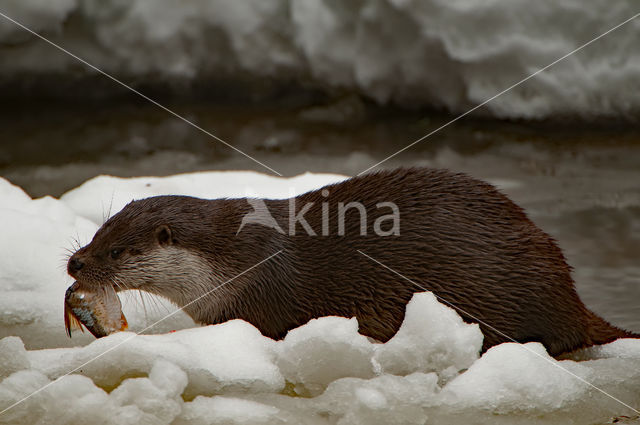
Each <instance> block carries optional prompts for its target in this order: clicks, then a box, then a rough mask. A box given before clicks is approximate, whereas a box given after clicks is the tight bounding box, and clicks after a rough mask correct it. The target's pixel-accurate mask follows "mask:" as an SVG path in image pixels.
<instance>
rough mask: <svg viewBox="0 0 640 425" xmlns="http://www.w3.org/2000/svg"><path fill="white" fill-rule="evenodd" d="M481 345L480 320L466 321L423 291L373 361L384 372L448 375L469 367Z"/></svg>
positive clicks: (413, 301) (378, 348) (379, 347)
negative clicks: (475, 321)
mask: <svg viewBox="0 0 640 425" xmlns="http://www.w3.org/2000/svg"><path fill="white" fill-rule="evenodd" d="M481 348H482V332H480V328H479V327H478V325H477V324H469V323H465V322H464V321H463V320H462V318H460V316H459V315H458V314H457V313H456V312H455V310H453V309H452V308H450V307H448V306H446V305H444V304H441V303H439V302H438V300H437V299H436V297H435V296H434V295H433V293H431V292H424V293H418V294H415V295H414V296H413V298H412V299H411V301H409V303H408V304H407V310H406V315H405V318H404V321H403V323H402V326H401V327H400V329H399V330H398V332H397V333H396V334H395V335H394V336H393V338H391V339H390V340H389V341H388V342H387V343H386V344H382V345H379V346H377V347H376V352H375V355H374V361H375V362H376V363H377V364H378V365H379V367H380V368H381V372H383V373H392V374H394V375H408V374H410V373H413V372H439V373H441V374H443V375H444V376H443V377H444V378H448V377H451V376H453V375H455V374H457V373H458V372H459V371H460V370H462V369H466V368H468V367H469V366H470V365H471V364H472V363H473V362H474V361H475V360H476V359H477V358H478V355H479V353H480V349H481Z"/></svg>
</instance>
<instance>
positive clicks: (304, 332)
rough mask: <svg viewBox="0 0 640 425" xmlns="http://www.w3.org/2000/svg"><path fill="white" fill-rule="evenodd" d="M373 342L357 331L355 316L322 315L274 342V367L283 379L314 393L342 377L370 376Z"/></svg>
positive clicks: (301, 389)
mask: <svg viewBox="0 0 640 425" xmlns="http://www.w3.org/2000/svg"><path fill="white" fill-rule="evenodd" d="M372 355H373V344H372V343H371V342H369V340H368V339H367V338H366V337H364V336H362V335H361V334H359V333H358V322H357V321H356V319H355V318H352V319H346V318H343V317H322V318H320V319H314V320H311V321H309V323H307V324H306V325H304V326H301V327H299V328H296V329H293V330H291V331H289V333H288V334H287V336H286V337H285V339H284V341H282V342H280V343H279V344H278V361H277V362H278V367H280V370H281V371H282V373H283V374H284V376H285V378H286V379H287V380H288V381H290V382H293V383H295V384H302V387H303V388H299V390H300V391H302V393H305V391H308V392H309V393H310V394H318V393H319V392H321V391H323V390H324V388H325V387H326V386H327V385H328V384H329V383H330V382H332V381H335V380H336V379H338V378H342V377H345V376H353V377H360V378H369V377H372V376H373V374H374V372H373V367H372V363H371V356H372Z"/></svg>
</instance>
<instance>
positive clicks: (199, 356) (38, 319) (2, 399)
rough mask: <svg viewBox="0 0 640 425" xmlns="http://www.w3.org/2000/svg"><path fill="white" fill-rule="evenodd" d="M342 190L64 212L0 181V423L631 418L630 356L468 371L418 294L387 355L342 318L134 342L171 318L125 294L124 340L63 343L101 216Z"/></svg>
mask: <svg viewBox="0 0 640 425" xmlns="http://www.w3.org/2000/svg"><path fill="white" fill-rule="evenodd" d="M342 179H344V176H337V175H329V174H304V175H301V176H297V177H294V178H291V179H285V178H274V177H270V176H266V175H261V174H258V173H253V172H207V173H194V174H187V175H179V176H171V177H166V178H155V177H153V178H152V177H140V178H132V179H119V178H113V177H107V176H102V177H98V178H95V179H92V180H90V181H88V182H86V183H85V184H83V185H82V186H80V187H79V188H76V189H74V190H72V191H70V192H68V193H67V194H65V195H64V196H62V197H61V199H54V198H51V197H45V198H42V199H35V200H34V199H31V198H30V197H29V196H28V195H27V194H25V193H24V192H23V191H22V190H21V189H20V188H18V187H16V186H14V185H11V184H10V183H9V182H7V181H6V180H3V179H0V232H1V234H3V235H5V238H4V239H3V242H2V243H0V262H1V266H2V267H1V268H0V291H1V292H2V296H0V411H3V410H4V409H7V408H9V407H10V408H9V409H8V410H6V411H4V412H3V413H0V423H9V424H18V423H47V424H86V423H101V424H138V423H146V424H208V423H229V424H267V423H269V424H273V423H275V424H277V423H305V424H424V423H425V422H428V423H430V424H454V425H455V424H466V423H476V424H494V423H498V424H513V423H517V424H528V423H536V424H571V423H574V424H582V423H594V424H595V423H605V422H607V421H609V420H611V419H612V418H614V417H617V416H621V415H629V416H633V415H634V412H633V411H632V410H630V409H629V408H628V407H625V405H624V404H622V403H621V402H623V403H626V404H628V405H630V406H632V407H634V408H636V409H638V407H639V406H640V340H633V339H627V340H618V341H615V342H612V343H610V344H608V345H605V346H601V347H593V348H589V349H585V350H582V351H581V352H579V353H576V354H575V355H573V356H571V357H568V358H567V359H564V360H558V359H554V358H552V357H550V356H549V355H548V354H547V352H546V351H545V349H544V347H543V346H542V345H540V344H539V343H528V344H524V345H521V344H515V343H507V344H502V345H499V346H496V347H493V348H491V349H490V350H488V351H487V352H486V353H484V354H483V355H482V356H480V353H479V352H480V348H481V346H482V334H481V333H480V330H479V328H478V326H477V325H476V324H468V323H465V322H464V321H462V319H461V318H460V316H459V315H458V314H457V312H456V311H455V310H454V309H452V308H450V307H448V306H446V305H444V304H441V303H439V302H438V300H437V298H436V297H435V296H434V295H433V294H431V293H429V292H425V293H419V294H415V295H414V297H413V299H412V300H411V301H410V303H409V304H408V305H407V309H406V315H405V319H404V322H403V324H402V327H401V328H400V330H399V331H398V333H397V334H396V335H395V336H394V337H393V338H392V339H391V340H389V341H388V342H386V343H384V344H382V343H380V342H376V341H372V340H370V339H369V338H366V337H364V336H362V335H360V334H359V333H358V332H357V331H358V323H357V320H356V319H355V318H351V319H349V318H339V317H323V318H318V319H314V320H311V321H310V322H309V323H307V324H305V325H303V326H301V327H299V328H297V329H294V330H292V331H290V332H289V333H288V334H287V336H286V337H285V338H284V339H283V340H281V341H274V340H271V339H269V338H266V337H264V336H262V335H261V334H260V332H259V331H258V330H257V329H256V328H254V327H253V326H252V325H250V324H248V323H246V322H244V321H241V320H233V321H229V322H226V323H223V324H219V325H215V326H196V325H195V324H194V323H193V322H191V321H190V320H188V319H187V318H186V316H181V317H178V318H175V317H171V318H169V319H167V320H166V322H162V323H160V324H159V325H158V329H154V332H156V333H157V334H144V335H137V334H136V333H135V332H136V331H140V330H142V329H144V327H146V326H147V325H148V324H151V323H153V322H154V321H156V320H159V319H160V318H162V317H163V316H165V315H166V314H167V312H168V311H173V309H175V307H173V306H171V304H169V303H167V302H165V301H162V300H160V299H154V301H153V302H151V298H148V299H147V301H149V302H148V303H147V307H148V309H147V310H148V311H147V314H148V316H147V317H145V315H144V314H143V312H142V310H143V309H142V305H140V304H136V303H134V302H133V301H135V298H133V299H132V298H129V297H127V296H125V295H126V294H122V296H123V298H124V300H123V301H124V309H125V314H126V315H127V317H128V319H129V324H130V326H131V330H132V331H133V332H119V333H115V334H112V335H110V336H108V337H105V338H101V339H97V340H96V339H94V338H93V337H92V336H90V335H88V334H85V335H81V334H79V333H75V334H74V335H73V338H72V339H68V338H67V337H66V335H65V332H64V329H63V324H62V323H63V315H62V300H63V296H64V291H65V289H66V287H67V286H68V285H69V284H70V283H71V279H70V278H69V277H68V276H66V274H65V268H64V259H65V257H64V256H65V249H67V248H68V249H73V248H74V244H75V242H74V241H73V240H74V238H75V239H77V240H78V243H80V244H84V243H87V242H88V241H89V240H90V239H91V237H92V235H93V233H94V232H95V230H96V229H97V228H98V226H99V224H100V223H101V222H102V220H103V217H104V216H105V215H107V213H109V210H110V213H111V214H114V213H116V212H117V211H118V210H119V209H120V208H122V206H123V205H125V204H126V203H127V202H129V200H131V199H133V198H138V197H143V196H150V195H155V194H161V193H183V194H191V195H199V196H203V197H220V196H243V195H244V194H245V193H253V194H256V195H262V196H269V197H284V196H289V194H290V193H300V192H303V191H306V190H309V189H311V188H315V187H319V186H322V185H324V184H327V183H333V182H337V181H340V180H342ZM160 303H163V304H160ZM152 307H154V308H152ZM165 308H166V309H165ZM176 316H178V315H177V314H176ZM168 330H176V331H175V332H167V331H168ZM74 345H75V346H74ZM23 399H24V400H23ZM616 399H618V400H619V401H617V400H616ZM15 403H17V404H15ZM14 404H15V405H14Z"/></svg>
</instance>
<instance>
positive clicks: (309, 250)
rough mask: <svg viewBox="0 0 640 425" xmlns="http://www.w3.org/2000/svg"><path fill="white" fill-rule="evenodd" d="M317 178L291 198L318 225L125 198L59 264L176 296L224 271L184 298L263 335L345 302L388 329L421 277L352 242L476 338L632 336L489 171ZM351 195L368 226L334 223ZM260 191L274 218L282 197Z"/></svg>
mask: <svg viewBox="0 0 640 425" xmlns="http://www.w3.org/2000/svg"><path fill="white" fill-rule="evenodd" d="M326 189H328V190H329V196H328V197H324V196H323V195H322V194H321V191H320V190H316V191H312V192H308V193H306V194H303V195H300V196H298V197H297V198H296V204H297V206H298V210H299V209H300V208H301V207H302V206H303V205H304V204H306V203H307V202H314V205H313V207H312V208H311V209H310V210H309V211H308V212H307V213H306V214H305V215H304V217H305V219H306V220H307V222H308V223H309V224H310V225H311V227H312V228H313V230H314V231H315V232H316V233H317V234H318V235H317V236H309V235H307V233H306V232H305V231H304V229H303V228H302V227H301V226H300V225H298V226H297V227H296V235H295V236H289V235H285V234H281V233H279V232H278V231H276V230H275V229H272V228H270V227H266V226H262V225H259V224H247V225H246V226H245V227H243V229H242V231H241V232H239V233H238V234H237V235H236V232H237V231H238V229H239V227H240V224H241V220H242V217H243V216H244V215H245V214H246V213H249V212H251V211H253V208H252V207H251V206H250V205H249V204H248V203H247V201H246V200H244V199H217V200H203V199H197V198H191V197H185V196H158V197H152V198H147V199H142V200H139V201H134V202H132V203H130V204H129V205H127V206H126V207H125V208H124V209H123V210H122V211H121V212H119V213H118V214H116V215H115V216H114V217H112V218H111V219H109V220H108V221H107V222H106V223H105V224H104V225H103V226H102V227H101V228H100V229H99V230H98V232H97V233H96V235H95V237H94V239H93V241H92V242H91V243H90V244H89V245H87V246H85V247H84V248H81V249H80V250H78V251H77V252H76V253H75V254H74V256H73V257H72V258H76V259H80V260H81V261H83V263H84V264H85V265H84V267H83V268H82V269H81V270H78V271H71V270H70V273H71V274H72V275H73V276H74V277H75V278H76V279H77V280H78V281H79V282H84V283H85V284H97V285H101V284H114V285H116V286H119V289H128V288H139V289H142V290H147V291H149V292H153V293H158V294H160V295H163V296H165V297H167V298H169V299H171V300H173V301H174V302H176V303H177V304H178V305H185V304H186V303H187V302H188V301H189V300H192V299H194V298H196V297H197V296H199V295H202V294H204V293H206V292H207V291H208V290H210V289H213V288H214V287H216V286H220V285H221V284H223V286H222V287H221V288H220V289H218V290H216V291H213V292H212V293H211V294H210V295H208V296H206V297H204V298H203V299H202V300H200V301H198V302H196V303H194V304H192V305H190V306H188V307H187V308H185V311H186V312H187V313H189V314H190V315H191V316H192V317H193V318H194V319H195V320H196V321H199V322H202V323H209V324H213V323H221V322H224V321H227V320H230V319H236V318H240V319H244V320H246V321H248V322H250V323H252V324H253V325H254V326H256V327H257V328H258V329H260V331H261V332H262V333H263V334H264V335H266V336H269V337H272V338H282V337H284V335H285V334H286V333H287V331H288V330H290V329H292V328H295V327H297V326H300V325H302V324H304V323H306V322H307V321H309V320H310V319H312V318H316V317H321V316H327V315H337V316H344V317H353V316H355V317H357V319H358V322H359V323H360V332H361V333H362V334H364V335H368V336H371V337H373V338H375V339H377V340H380V341H387V340H388V339H389V338H391V337H392V336H393V335H394V333H395V332H396V331H397V330H398V328H399V326H400V324H401V323H402V320H403V318H404V312H405V305H406V303H407V302H408V301H409V300H410V299H411V297H412V295H413V293H415V292H420V291H422V289H420V288H418V287H416V286H414V285H413V284H412V283H410V282H409V281H408V280H406V279H403V278H401V277H399V276H398V275H397V274H395V273H393V272H392V271H390V270H388V269H386V268H384V267H382V266H380V265H378V264H376V263H374V262H373V261H372V260H371V259H369V258H367V257H365V256H363V255H361V254H360V253H358V250H360V251H362V252H363V253H365V254H367V255H368V256H370V257H372V258H374V259H376V260H378V261H380V262H381V263H383V264H385V265H386V266H388V267H389V268H391V269H393V270H395V271H397V272H399V273H401V274H402V275H404V276H405V277H406V278H408V279H410V280H412V281H413V282H415V283H417V284H418V285H419V286H421V287H422V288H424V289H427V290H430V291H433V292H434V293H435V294H436V295H437V296H438V297H440V298H442V299H444V300H446V301H448V302H449V303H451V304H453V305H455V306H456V307H458V308H459V309H460V310H461V311H459V313H460V314H461V316H462V317H463V318H464V319H465V320H467V321H469V322H475V321H476V320H475V319H474V318H473V317H475V318H477V319H480V320H481V321H482V322H483V323H486V324H488V325H490V327H488V326H485V325H484V324H482V323H481V324H480V328H481V330H482V332H483V334H484V345H483V349H484V350H486V349H487V348H489V347H491V346H493V345H496V344H500V343H502V342H507V341H509V340H510V339H509V338H513V339H514V340H516V341H519V342H528V341H539V342H542V343H543V344H544V345H545V346H546V347H547V349H548V350H549V352H550V353H551V354H552V355H559V354H561V353H564V352H570V351H573V350H575V349H578V348H581V347H586V346H590V345H593V344H602V343H607V342H610V341H612V340H615V339H617V338H620V337H638V335H635V334H632V333H629V332H627V331H624V330H622V329H618V328H616V327H614V326H612V325H610V324H609V323H607V322H606V321H605V320H604V319H602V318H600V317H598V316H597V315H595V314H594V313H592V312H591V311H589V310H588V309H587V308H586V307H585V305H584V304H583V303H582V302H581V300H580V299H579V297H578V295H577V293H576V291H575V287H574V284H573V280H572V278H571V269H570V267H569V266H568V265H567V263H566V260H565V258H564V256H563V254H562V252H561V250H560V248H559V247H558V246H557V245H556V243H555V241H554V240H553V239H552V238H551V237H550V236H549V235H547V234H546V233H544V232H543V231H542V230H540V229H539V228H538V227H537V226H536V225H535V224H534V223H533V222H531V221H530V220H529V219H528V218H527V216H526V215H525V213H524V211H523V210H522V209H521V208H520V207H518V206H517V205H516V204H514V203H513V202H512V201H511V200H509V199H508V198H507V197H506V196H505V195H503V194H502V193H500V192H499V191H497V190H496V189H495V188H494V187H493V186H491V185H490V184H488V183H485V182H483V181H479V180H476V179H473V178H471V177H469V176H467V175H464V174H456V173H452V172H449V171H446V170H436V169H426V168H408V169H396V170H388V171H380V172H376V173H372V174H367V175H364V176H361V177H354V178H352V179H349V180H347V181H345V182H342V183H337V184H334V185H330V186H327V187H326ZM352 201H358V202H361V203H362V204H363V205H364V206H365V207H366V211H367V213H368V219H367V235H364V236H362V235H360V221H359V214H358V212H357V211H356V210H355V209H353V210H349V211H348V212H347V213H346V220H345V235H344V236H339V235H338V234H337V231H338V228H337V222H338V216H337V215H338V213H337V211H338V208H337V203H338V202H344V203H345V204H346V203H348V202H352ZM265 202H266V205H267V207H268V208H269V212H270V213H271V214H272V216H273V217H274V218H275V219H276V221H277V222H278V223H279V224H280V227H281V228H282V229H284V230H285V231H286V230H287V229H288V209H289V201H288V200H267V201H265ZM323 202H327V203H328V204H329V209H328V210H329V212H330V220H329V222H330V226H329V230H330V234H329V236H322V235H321V233H322V226H321V222H322V221H321V219H322V209H321V204H322V203H323ZM379 202H394V203H395V204H396V205H397V206H398V208H399V211H400V235H399V236H386V237H381V236H378V235H376V234H375V233H374V231H373V229H374V227H373V223H374V221H375V220H376V218H378V217H379V216H381V215H385V214H389V213H390V209H389V208H376V204H377V203H379ZM383 229H384V226H383ZM114 247H117V248H122V249H123V253H122V254H120V255H119V256H118V258H117V259H113V258H111V256H110V254H109V252H110V250H112V249H113V248H114ZM279 250H282V251H281V252H280V253H279V254H278V255H276V256H274V257H273V258H272V259H270V260H268V261H266V262H265V263H263V264H261V265H259V266H257V267H255V268H253V269H251V270H249V271H248V272H246V273H244V274H242V275H241V276H239V277H236V276H238V275H239V274H240V273H242V272H244V271H245V270H247V269H249V268H251V267H252V266H254V265H255V264H256V263H258V262H260V261H262V260H264V259H265V258H267V257H269V256H270V255H272V254H274V253H276V252H278V251H279ZM230 279H233V280H231V281H229V280H230ZM462 311H464V312H466V313H463V312H462ZM467 313H468V314H467ZM492 328H495V330H494V329H492ZM496 330H497V331H498V332H497V331H496Z"/></svg>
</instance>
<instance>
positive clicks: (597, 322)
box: [588, 311, 640, 345]
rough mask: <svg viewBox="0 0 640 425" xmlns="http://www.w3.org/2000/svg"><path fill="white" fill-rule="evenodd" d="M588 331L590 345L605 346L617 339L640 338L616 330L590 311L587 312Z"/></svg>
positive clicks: (630, 333)
mask: <svg viewBox="0 0 640 425" xmlns="http://www.w3.org/2000/svg"><path fill="white" fill-rule="evenodd" d="M588 329H589V338H590V339H591V341H590V342H591V344H592V345H594V344H607V343H609V342H611V341H615V340H616V339H618V338H640V334H637V333H633V332H629V331H625V330H624V329H620V328H617V327H615V326H613V325H612V324H611V323H609V322H607V321H606V320H604V319H603V318H602V317H600V316H598V315H597V314H595V313H593V312H591V311H589V328H588Z"/></svg>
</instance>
